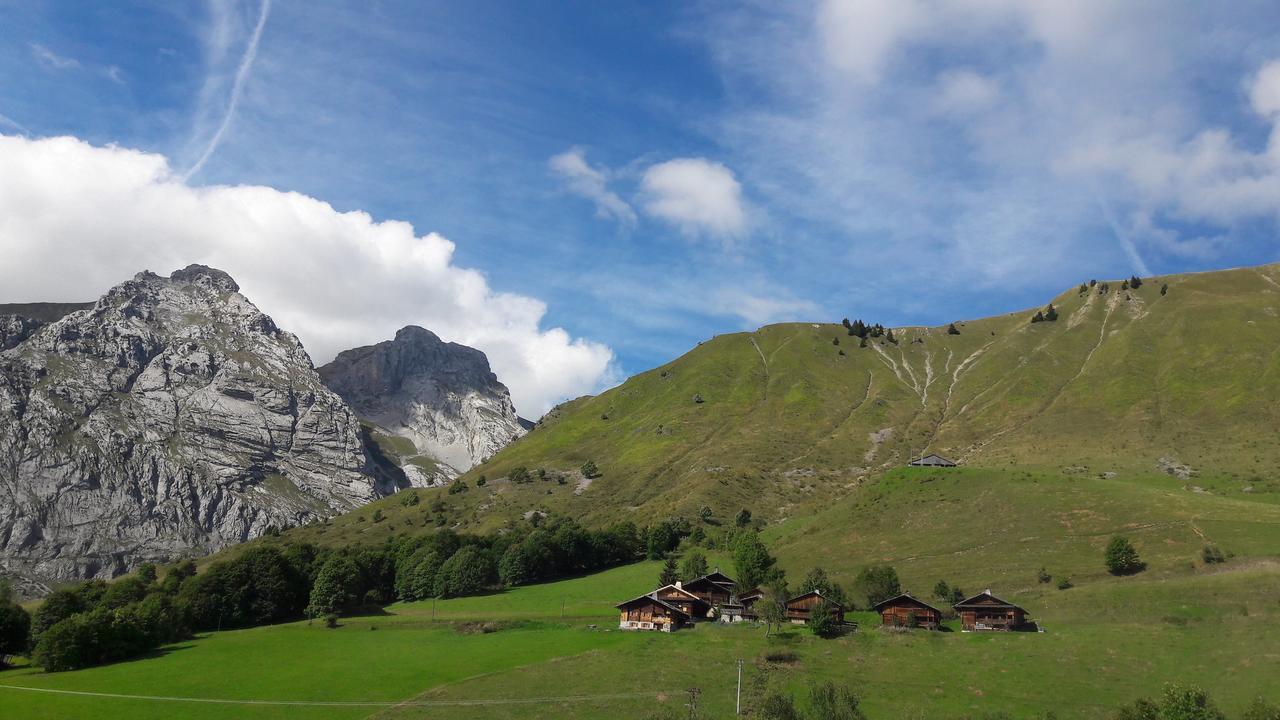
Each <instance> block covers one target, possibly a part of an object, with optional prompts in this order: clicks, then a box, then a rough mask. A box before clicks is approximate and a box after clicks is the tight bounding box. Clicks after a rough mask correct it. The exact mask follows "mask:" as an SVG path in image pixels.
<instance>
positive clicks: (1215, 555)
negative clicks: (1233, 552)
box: [1200, 545, 1227, 565]
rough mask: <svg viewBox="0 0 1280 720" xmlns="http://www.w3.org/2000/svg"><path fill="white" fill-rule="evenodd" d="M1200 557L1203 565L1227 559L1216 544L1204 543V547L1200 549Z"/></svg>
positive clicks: (1222, 561)
mask: <svg viewBox="0 0 1280 720" xmlns="http://www.w3.org/2000/svg"><path fill="white" fill-rule="evenodd" d="M1200 559H1201V560H1204V564H1205V565H1214V564H1217V563H1224V562H1226V561H1227V557H1226V556H1225V555H1223V554H1222V550H1220V549H1218V546H1217V545H1205V546H1204V549H1202V550H1201V551H1200Z"/></svg>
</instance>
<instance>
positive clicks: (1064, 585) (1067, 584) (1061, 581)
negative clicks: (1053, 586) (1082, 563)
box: [1058, 576, 1073, 590]
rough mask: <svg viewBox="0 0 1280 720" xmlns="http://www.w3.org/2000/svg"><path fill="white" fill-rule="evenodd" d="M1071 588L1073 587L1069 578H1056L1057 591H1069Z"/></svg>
mask: <svg viewBox="0 0 1280 720" xmlns="http://www.w3.org/2000/svg"><path fill="white" fill-rule="evenodd" d="M1072 587H1073V586H1072V585H1071V578H1069V577H1066V576H1063V577H1060V578H1058V589H1059V590H1070V589H1071V588H1072Z"/></svg>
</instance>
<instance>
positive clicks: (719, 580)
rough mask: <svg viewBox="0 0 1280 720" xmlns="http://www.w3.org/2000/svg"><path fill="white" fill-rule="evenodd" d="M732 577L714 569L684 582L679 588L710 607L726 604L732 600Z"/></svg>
mask: <svg viewBox="0 0 1280 720" xmlns="http://www.w3.org/2000/svg"><path fill="white" fill-rule="evenodd" d="M735 584H736V583H734V581H733V578H731V577H729V576H728V575H725V574H724V573H722V572H720V571H719V570H715V571H714V572H711V573H709V574H707V575H703V576H702V577H700V578H697V579H694V580H690V581H689V582H687V583H684V584H683V585H682V586H681V588H682V589H683V590H685V591H686V592H691V593H693V594H694V595H697V596H698V597H699V598H701V599H702V600H704V601H706V602H707V603H708V604H710V605H711V606H712V607H716V606H718V605H728V604H730V602H731V601H732V600H733V586H734V585H735Z"/></svg>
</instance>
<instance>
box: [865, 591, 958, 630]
mask: <svg viewBox="0 0 1280 720" xmlns="http://www.w3.org/2000/svg"><path fill="white" fill-rule="evenodd" d="M874 610H875V611H876V612H878V613H880V624H881V625H884V626H886V627H922V628H927V629H929V630H937V629H938V626H939V625H940V624H941V623H942V611H941V610H939V609H938V608H936V607H934V606H932V605H930V604H929V603H927V602H925V601H923V600H920V599H918V598H914V597H912V596H911V595H910V594H909V593H903V594H901V595H899V596H897V597H892V598H889V599H888V600H881V601H880V602H878V603H876V604H875V607H874Z"/></svg>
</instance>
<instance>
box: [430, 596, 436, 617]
mask: <svg viewBox="0 0 1280 720" xmlns="http://www.w3.org/2000/svg"><path fill="white" fill-rule="evenodd" d="M435 621H436V599H435V598H431V622H435Z"/></svg>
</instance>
